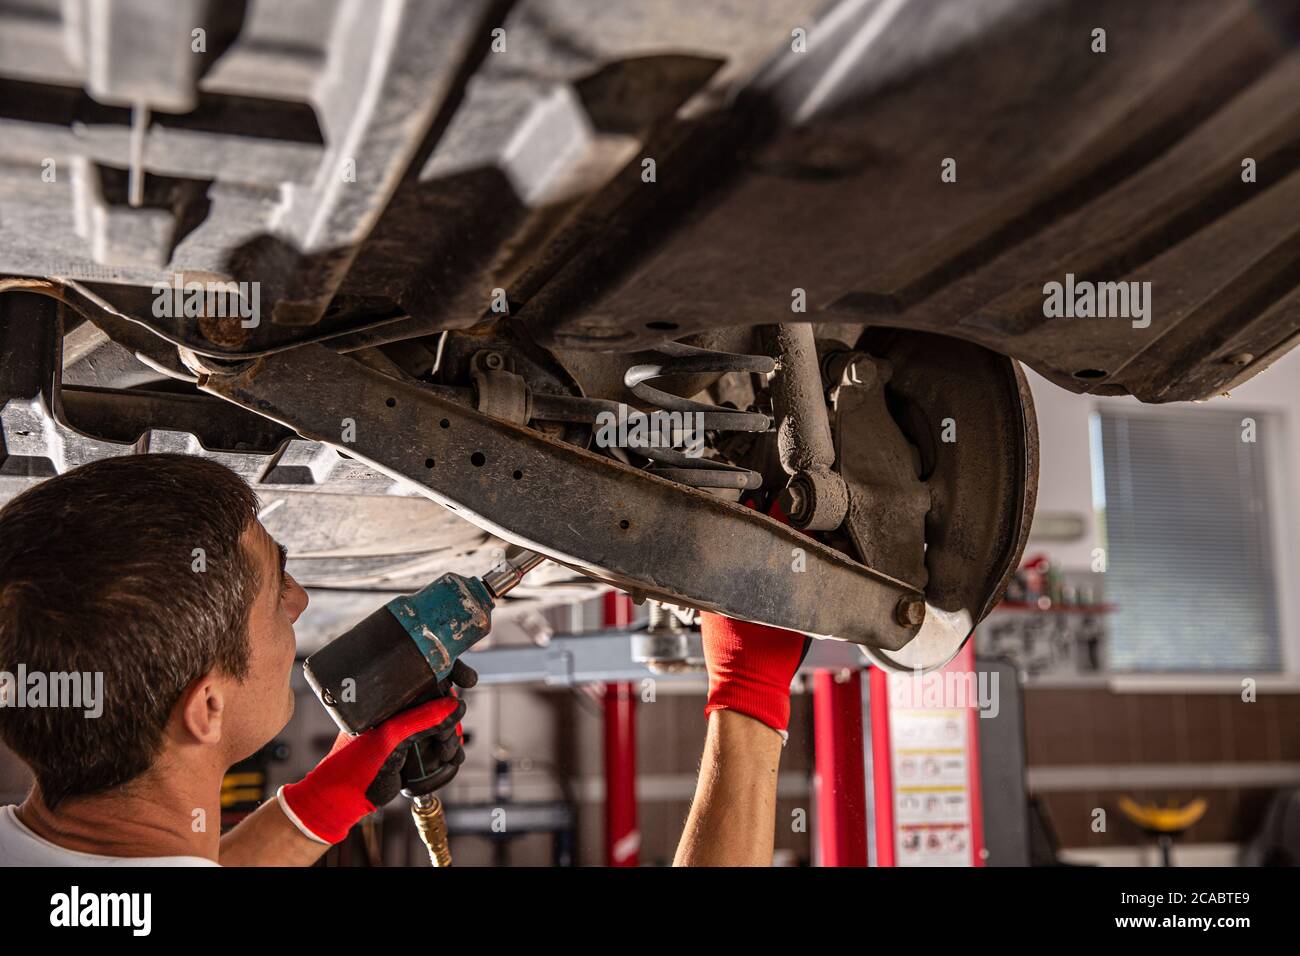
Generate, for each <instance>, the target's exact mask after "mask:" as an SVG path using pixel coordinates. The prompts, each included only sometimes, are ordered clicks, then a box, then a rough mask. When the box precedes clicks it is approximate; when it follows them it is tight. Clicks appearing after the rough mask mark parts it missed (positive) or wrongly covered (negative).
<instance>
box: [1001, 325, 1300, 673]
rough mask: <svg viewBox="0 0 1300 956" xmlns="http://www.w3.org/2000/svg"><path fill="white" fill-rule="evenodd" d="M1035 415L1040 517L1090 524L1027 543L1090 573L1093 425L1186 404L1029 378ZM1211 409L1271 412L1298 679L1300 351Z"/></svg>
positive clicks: (1283, 613) (1287, 624)
mask: <svg viewBox="0 0 1300 956" xmlns="http://www.w3.org/2000/svg"><path fill="white" fill-rule="evenodd" d="M1027 374H1028V376H1029V380H1030V387H1031V388H1032V390H1033V394H1034V404H1035V407H1036V410H1037V412H1038V433H1039V439H1040V443H1041V444H1040V450H1041V454H1040V462H1041V463H1040V474H1039V482H1038V509H1037V510H1038V513H1040V514H1042V513H1044V512H1050V511H1061V512H1072V513H1076V514H1079V515H1081V516H1082V517H1083V518H1084V520H1085V525H1086V531H1085V533H1084V535H1083V537H1082V538H1080V539H1079V540H1077V541H1071V542H1064V543H1061V542H1042V541H1038V540H1034V539H1033V538H1032V537H1031V539H1030V542H1029V550H1031V551H1042V552H1046V553H1047V554H1048V555H1050V556H1051V558H1052V559H1053V561H1055V562H1058V563H1059V564H1061V565H1062V566H1063V567H1064V568H1066V569H1067V570H1080V571H1083V570H1088V569H1089V568H1091V565H1092V551H1093V548H1096V547H1098V546H1099V545H1100V543H1101V537H1100V535H1099V533H1098V528H1097V525H1096V520H1095V517H1094V515H1093V510H1092V507H1093V505H1092V501H1093V499H1092V492H1093V489H1092V457H1091V448H1090V440H1089V419H1090V416H1091V415H1092V413H1093V411H1094V410H1096V409H1099V408H1101V407H1103V406H1106V405H1118V406H1121V407H1124V406H1128V407H1141V408H1142V409H1143V410H1144V411H1145V412H1146V413H1147V414H1152V415H1160V414H1170V413H1185V412H1186V411H1187V409H1188V408H1189V407H1191V408H1196V407H1199V406H1197V405H1191V406H1189V405H1188V404H1186V403H1179V404H1171V405H1140V403H1139V402H1137V401H1136V400H1135V399H1131V398H1103V397H1094V396H1089V395H1076V394H1074V393H1072V392H1067V391H1066V390H1065V389H1062V388H1059V387H1057V386H1056V385H1053V384H1052V383H1050V382H1048V381H1047V380H1046V379H1044V378H1041V377H1040V376H1038V375H1036V374H1034V373H1033V372H1027ZM1207 406H1208V407H1214V408H1234V409H1240V410H1241V412H1242V415H1243V416H1245V415H1247V414H1250V413H1252V412H1261V413H1266V414H1269V415H1270V416H1271V417H1270V420H1269V427H1268V429H1267V431H1266V433H1265V435H1264V437H1262V438H1261V441H1266V442H1268V447H1267V448H1266V449H1265V450H1266V452H1267V453H1268V457H1269V464H1270V475H1269V478H1270V481H1269V485H1270V495H1271V499H1272V500H1271V501H1270V507H1271V510H1272V513H1273V515H1274V529H1275V534H1274V540H1273V546H1274V549H1275V552H1276V560H1275V562H1274V564H1275V567H1276V568H1277V569H1278V575H1277V580H1278V582H1279V592H1280V594H1279V598H1280V607H1279V612H1280V627H1281V631H1282V640H1283V645H1284V654H1285V659H1286V660H1287V662H1288V668H1287V669H1288V670H1289V671H1291V672H1292V673H1300V592H1297V591H1296V589H1294V588H1287V587H1285V586H1282V585H1283V583H1284V582H1286V581H1295V580H1297V579H1298V578H1300V510H1298V507H1297V503H1298V502H1300V350H1296V351H1293V352H1292V353H1291V354H1289V355H1287V356H1285V357H1284V358H1282V359H1281V360H1280V361H1278V362H1276V363H1275V364H1274V365H1273V367H1272V368H1269V369H1266V370H1265V371H1264V372H1262V373H1260V374H1258V375H1256V376H1255V377H1254V378H1253V379H1251V380H1250V381H1249V382H1247V383H1246V384H1245V385H1243V386H1241V387H1240V388H1238V389H1236V390H1235V391H1234V392H1233V393H1232V394H1231V395H1228V396H1223V397H1218V398H1214V399H1212V400H1211V401H1210V402H1209V403H1207Z"/></svg>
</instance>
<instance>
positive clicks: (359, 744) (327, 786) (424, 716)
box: [277, 697, 460, 843]
mask: <svg viewBox="0 0 1300 956" xmlns="http://www.w3.org/2000/svg"><path fill="white" fill-rule="evenodd" d="M459 706H460V701H458V700H457V699H456V698H454V697H443V698H439V699H438V700H431V701H429V702H428V703H426V704H421V705H420V706H419V707H412V708H411V709H409V710H404V711H402V712H401V713H400V714H398V715H397V716H396V717H392V718H390V719H389V720H386V721H384V723H382V724H380V725H379V726H378V727H376V728H374V729H373V730H368V731H366V732H365V733H364V734H361V735H360V736H359V737H352V738H343V740H342V741H336V742H335V745H334V749H332V750H331V751H330V752H329V754H328V755H326V757H325V759H324V760H322V761H321V762H320V763H319V764H317V765H316V768H315V769H314V770H312V771H311V772H310V773H309V774H307V776H305V777H303V778H302V779H301V780H299V781H298V782H297V783H291V784H287V785H286V786H283V787H281V788H280V792H279V793H278V794H277V796H278V798H279V800H280V805H281V806H282V807H283V808H284V810H285V814H286V816H288V817H289V819H290V820H292V821H293V822H294V824H295V825H297V827H298V829H300V830H302V831H303V833H304V834H306V835H307V836H310V837H312V838H314V839H316V840H319V841H320V842H322V843H338V842H340V841H341V840H342V839H343V838H344V837H346V836H347V835H348V831H349V830H351V829H352V827H353V825H354V824H355V823H356V822H357V821H358V820H360V819H361V818H362V817H364V816H365V815H366V814H368V813H372V812H373V811H374V810H375V805H374V804H373V803H371V802H370V800H369V799H367V798H366V790H367V789H368V788H369V787H370V785H371V784H372V783H373V782H374V780H375V777H376V775H378V773H379V770H380V768H381V767H382V766H383V764H384V761H385V760H387V759H388V756H389V755H390V754H391V753H392V752H393V751H394V750H396V749H397V748H398V747H399V746H400V745H401V744H402V742H403V741H405V740H406V739H407V738H408V737H410V736H412V735H413V734H417V733H419V732H420V731H422V730H427V729H428V728H430V727H436V726H437V725H438V724H440V723H442V722H443V721H444V720H446V719H447V718H448V717H449V716H451V714H452V712H453V711H454V710H456V708H457V707H459Z"/></svg>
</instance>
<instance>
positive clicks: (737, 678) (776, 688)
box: [700, 612, 804, 733]
mask: <svg viewBox="0 0 1300 956" xmlns="http://www.w3.org/2000/svg"><path fill="white" fill-rule="evenodd" d="M700 634H701V636H702V638H703V640H704V656H705V658H706V660H707V661H708V667H709V699H708V703H707V704H706V705H705V708H704V713H705V715H708V714H711V713H713V712H714V711H715V710H734V711H737V712H739V713H742V714H745V715H747V716H749V717H753V718H754V719H755V720H759V721H762V722H763V723H765V724H767V726H769V727H771V728H772V729H773V730H776V731H779V732H781V733H785V731H786V729H787V728H788V727H789V726H790V682H791V681H793V680H794V675H795V671H797V670H798V669H799V661H800V659H801V658H802V657H803V649H804V636H803V635H802V634H799V633H797V632H796V631H786V630H783V629H781V628H779V627H768V626H767V625H765V624H750V623H748V622H746V621H736V620H733V619H732V618H729V617H723V616H722V615H721V614H711V613H708V612H705V613H703V614H702V615H701V616H700Z"/></svg>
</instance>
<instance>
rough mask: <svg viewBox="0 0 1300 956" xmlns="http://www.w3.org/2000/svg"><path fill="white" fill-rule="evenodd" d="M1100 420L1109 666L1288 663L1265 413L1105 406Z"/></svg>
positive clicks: (1097, 480) (1258, 667)
mask: <svg viewBox="0 0 1300 956" xmlns="http://www.w3.org/2000/svg"><path fill="white" fill-rule="evenodd" d="M1243 419H1252V420H1253V421H1254V423H1255V425H1254V429H1255V434H1254V438H1255V440H1254V441H1253V442H1251V441H1243V440H1242V435H1243V429H1245V428H1246V427H1247V426H1246V425H1243ZM1092 432H1093V434H1092V440H1093V448H1092V453H1093V465H1094V477H1093V484H1094V489H1093V493H1094V497H1095V499H1096V504H1097V507H1098V521H1099V527H1101V528H1102V529H1104V535H1105V540H1104V543H1103V544H1104V547H1105V548H1106V565H1107V567H1106V599H1107V600H1108V601H1109V602H1111V603H1113V604H1115V605H1117V606H1118V610H1117V611H1116V613H1115V614H1113V615H1112V616H1111V620H1110V629H1109V630H1110V634H1109V645H1108V651H1107V664H1108V667H1109V668H1110V669H1112V670H1119V671H1226V672H1231V673H1242V674H1244V675H1247V676H1248V675H1249V674H1251V673H1253V672H1264V671H1278V670H1281V669H1282V654H1281V641H1280V639H1279V635H1278V612H1277V593H1276V578H1277V575H1276V573H1275V568H1274V566H1273V550H1272V541H1271V528H1272V524H1271V515H1270V513H1269V497H1268V474H1267V467H1266V456H1265V451H1266V449H1267V447H1268V441H1269V436H1270V430H1269V420H1268V416H1267V415H1266V414H1261V413H1253V412H1242V411H1238V410H1234V411H1226V410H1222V411H1221V410H1211V409H1198V410H1196V411H1194V412H1187V413H1185V414H1184V413H1171V414H1161V415H1158V416H1157V415H1153V414H1151V413H1149V412H1147V413H1143V412H1141V411H1132V412H1129V411H1120V410H1116V411H1112V410H1104V411H1100V412H1097V413H1095V414H1094V417H1093V422H1092ZM1273 434H1276V432H1274V433H1273Z"/></svg>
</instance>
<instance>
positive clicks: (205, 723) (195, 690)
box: [176, 671, 226, 744]
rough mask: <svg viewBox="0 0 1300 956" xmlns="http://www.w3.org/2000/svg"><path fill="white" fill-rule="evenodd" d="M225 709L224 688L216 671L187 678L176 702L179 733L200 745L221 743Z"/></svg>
mask: <svg viewBox="0 0 1300 956" xmlns="http://www.w3.org/2000/svg"><path fill="white" fill-rule="evenodd" d="M225 710H226V700H225V694H224V688H223V685H222V681H221V680H220V678H219V677H218V675H217V673H216V672H215V671H208V673H206V674H204V675H202V676H201V677H197V678H195V679H194V680H192V681H190V684H189V686H188V687H186V688H185V692H184V693H183V694H181V699H180V700H179V701H177V704H176V715H177V717H178V718H179V723H180V730H181V732H182V733H183V734H184V735H185V737H186V738H187V739H188V740H190V741H192V742H194V743H200V744H218V743H221V725H222V719H223V717H224V716H225Z"/></svg>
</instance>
